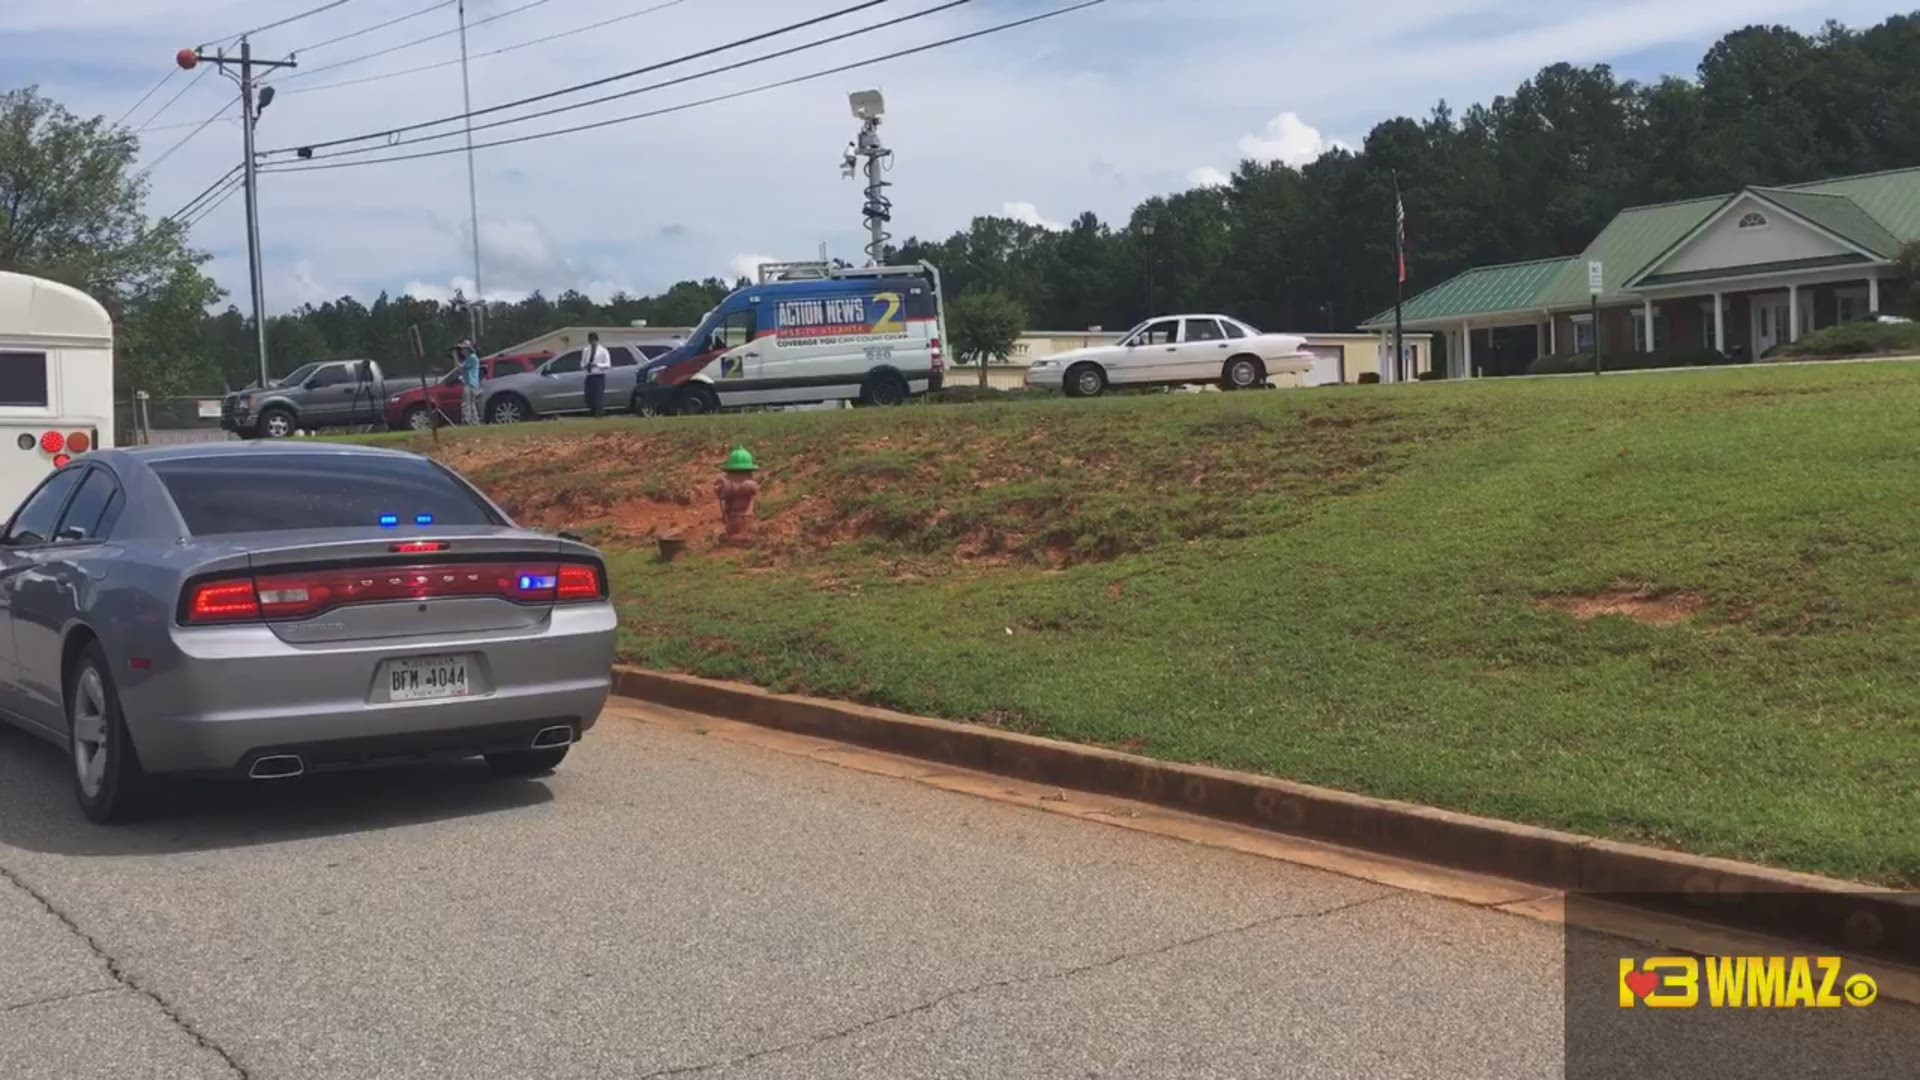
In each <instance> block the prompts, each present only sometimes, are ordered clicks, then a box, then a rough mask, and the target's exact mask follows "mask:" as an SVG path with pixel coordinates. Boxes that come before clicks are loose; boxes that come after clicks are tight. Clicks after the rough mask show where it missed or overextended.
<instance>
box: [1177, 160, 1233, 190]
mask: <svg viewBox="0 0 1920 1080" xmlns="http://www.w3.org/2000/svg"><path fill="white" fill-rule="evenodd" d="M1231 183H1233V177H1231V176H1228V175H1227V174H1226V173H1223V172H1221V171H1220V170H1219V169H1216V168H1214V167H1213V166H1211V165H1202V166H1200V167H1199V168H1197V169H1194V170H1192V171H1190V172H1188V173H1187V186H1188V187H1197V188H1206V187H1226V186H1227V185H1228V184H1231Z"/></svg>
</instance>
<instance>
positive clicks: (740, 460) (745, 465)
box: [721, 446, 760, 472]
mask: <svg viewBox="0 0 1920 1080" xmlns="http://www.w3.org/2000/svg"><path fill="white" fill-rule="evenodd" d="M721 468H722V469H724V470H726V471H727V472H754V471H756V470H758V469H759V468H760V466H758V465H755V464H754V463H753V455H752V454H751V453H748V451H747V448H746V447H744V446H736V447H734V448H733V453H731V454H728V455H727V463H726V464H725V465H722V466H721Z"/></svg>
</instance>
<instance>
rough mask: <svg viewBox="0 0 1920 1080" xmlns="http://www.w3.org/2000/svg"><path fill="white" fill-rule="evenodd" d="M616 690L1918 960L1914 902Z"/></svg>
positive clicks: (839, 711)
mask: <svg viewBox="0 0 1920 1080" xmlns="http://www.w3.org/2000/svg"><path fill="white" fill-rule="evenodd" d="M613 692H614V693H615V694H618V695H620V696H622V697H630V698H637V699H639V700H642V701H647V702H652V703H654V704H656V705H663V706H666V707H668V708H674V709H682V710H685V711H687V712H695V713H704V714H706V715H709V716H718V717H724V718H726V719H729V720H737V721H741V722H744V723H749V724H755V725H758V726H760V727H767V728H774V729H777V730H780V731H787V732H792V733H794V734H798V735H807V736H811V737H814V738H820V739H828V740H832V741H834V742H841V743H850V744H853V745H856V746H863V747H867V748H869V749H872V750H879V751H884V752H886V753H892V754H900V755H904V756H907V757H912V758H919V759H921V760H924V761H931V762H937V763H940V764H945V765H953V766H958V767H960V768H965V769H973V770H977V771H980V772H987V773H995V774H999V775H1002V776H1009V777H1013V778H1016V779H1020V780H1025V781H1028V782H1032V783H1040V784H1048V785H1052V786H1055V787H1060V788H1068V789H1073V790H1077V791H1084V792H1091V793H1096V794H1101V795H1110V796H1115V797H1119V798H1125V799H1136V800H1139V801H1141V802H1147V803H1152V804H1155V805H1158V806H1163V807H1166V808H1168V809H1172V810H1178V811H1182V812H1185V813H1190V814H1197V815H1200V816H1203V817H1210V818H1214V819H1217V820H1221V821H1227V822H1232V823H1235V824H1239V825H1248V826H1252V827H1254V828H1259V829H1265V830H1268V831H1272V832H1277V833H1282V834H1286V835H1291V836H1298V837H1305V838H1307V839H1311V840H1318V841H1322V842H1325V843H1330V844H1336V845H1340V846H1342V847H1348V848H1358V849H1360V850H1363V851H1368V852H1373V853H1375V854H1379V855H1387V856H1391V857H1394V858H1401V859H1410V860H1413V861H1416V862H1422V863H1427V864H1430V865H1438V866H1444V867H1447V868H1449V869H1454V870H1464V871H1468V872H1471V873H1476V874H1484V875H1489V876H1493V877H1500V878H1506V879H1509V880H1513V881H1520V882H1526V883H1528V884H1531V885H1539V886H1545V887H1547V888H1552V889H1559V890H1565V891H1568V892H1582V893H1607V894H1617V895H1613V896H1610V897H1609V899H1612V900H1614V901H1615V902H1618V903H1623V904H1627V905H1630V906H1636V907H1643V908H1646V909H1648V910H1657V911H1661V912H1664V913H1666V914H1673V915H1679V916H1682V917H1685V918H1688V919H1693V920H1698V921H1703V922H1708V923H1713V924H1715V925H1720V926H1727V927H1731V928H1734V929H1739V930H1745V931H1752V932H1758V933H1763V934H1768V935H1771V936H1776V937H1785V938H1789V939H1792V940H1795V941H1801V942H1805V943H1808V944H1814V945H1819V946H1822V947H1830V948H1835V949H1840V950H1843V951H1847V952H1852V953H1856V954H1860V955H1866V956H1873V957H1878V958H1881V959H1886V960H1891V961H1893V962H1895V963H1904V964H1912V963H1915V962H1916V961H1920V895H1900V894H1891V893H1888V892H1886V891H1885V890H1879V889H1875V888H1873V887H1872V886H1868V885H1862V884H1859V883H1856V882H1850V881H1841V880H1838V879H1834V878H1826V877H1819V876H1817V875H1813V874H1802V873H1797V872H1794V871H1790V870H1775V869H1772V868H1769V867H1764V866H1757V865H1753V864H1749V863H1741V862H1734V861H1732V860H1727V859H1709V858H1701V857H1698V856H1693V855H1684V854H1680V853H1678V852H1671V851H1662V850H1659V849H1657V848H1649V847H1642V846H1638V845H1634V844H1623V843H1617V842H1614V841H1610V840H1598V839H1594V838H1592V837H1586V836H1578V835H1575V834H1573V833H1565V832H1557V831H1554V830H1551V829H1539V828H1534V827H1532V826H1527V825H1516V824H1513V823H1511V822H1506V821H1498V820H1495V819H1492V818H1483V817H1475V816H1472V815H1470V814H1459V813H1454V812H1452V811H1448V810H1437V809H1434V808H1432V807H1426V806H1418V805H1415V804H1412V803H1403V802H1394V801H1392V800H1388V799H1374V798H1368V797H1366V796H1363V795H1353V794H1349V793H1347V792H1343V791H1335V790H1332V789H1329V788H1320V787H1313V786H1310V785H1307V784H1297V783H1293V782H1291V781H1286V780H1276V779H1272V778H1270V777H1264V776H1258V775H1254V774H1251V773H1240V772H1231V771H1228V770H1225V769H1215V768H1209V767H1206V766H1200V765H1178V764H1173V763H1169V762H1164V761H1156V760H1154V759H1152V758H1145V757H1140V756H1137V755H1134V754H1124V753H1120V752H1118V751H1114V750H1107V749H1103V748H1101V747H1095V746H1081V745H1077V744H1074V743H1066V742H1059V741H1056V740H1053V739H1042V738H1037V737H1034V736H1031V735H1020V734H1015V733H1012V732H1005V731H996V730H993V729H991V728H985V727H979V726H975V725H971V724H959V723H953V722H951V721H946V720H934V719H929V718H927V717H920V716H911V715H908V714H905V713H897V712H891V711H889V710H886V709H876V708H871V707H868V706H864V705H854V704H850V703H846V702H837V701H825V700H821V699H817V698H806V697H795V696H789V695H782V694H773V693H769V692H767V691H765V690H761V689H759V688H757V687H752V686H745V685H741V684H738V683H726V682H716V681H713V680H709V679H699V678H694V677H692V676H686V675H669V674H664V673H660V672H653V671H643V670H639V669H636V668H626V667H621V668H615V669H614V673H613ZM1755 897H1760V898H1763V899H1762V900H1761V901H1759V902H1756V900H1755ZM1736 898H1737V902H1736Z"/></svg>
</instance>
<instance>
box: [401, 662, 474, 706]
mask: <svg viewBox="0 0 1920 1080" xmlns="http://www.w3.org/2000/svg"><path fill="white" fill-rule="evenodd" d="M472 659H473V658H472V657H470V656H415V657H408V658H407V659H404V660H389V661H387V664H386V671H385V672H384V675H385V678H386V681H387V691H388V695H389V696H388V700H390V701H433V700H436V699H438V698H456V697H466V696H467V695H468V694H470V693H472V692H473V684H472V682H471V681H470V680H469V678H468V675H467V672H468V669H469V667H470V663H469V662H470V661H471V660H472Z"/></svg>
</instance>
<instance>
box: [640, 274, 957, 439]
mask: <svg viewBox="0 0 1920 1080" xmlns="http://www.w3.org/2000/svg"><path fill="white" fill-rule="evenodd" d="M945 320H946V307H945V304H944V303H943V301H942V299H941V292H940V272H939V271H938V270H937V269H935V268H934V267H933V266H932V265H930V264H928V263H919V264H917V265H914V266H870V267H866V268H864V269H852V268H843V267H833V266H830V265H828V264H825V263H770V264H767V265H765V266H762V267H761V268H760V283H759V284H757V285H752V286H749V287H747V288H744V289H739V290H737V291H735V292H734V293H733V294H732V295H730V296H728V297H727V298H726V299H725V300H723V301H721V303H720V306H719V307H716V308H714V309H713V310H712V311H711V312H708V313H707V316H706V318H704V319H702V320H701V321H700V326H699V327H698V328H697V329H696V330H694V332H693V333H691V334H689V335H687V339H686V341H685V342H683V343H682V344H681V345H679V346H677V347H676V348H675V349H674V350H673V351H672V352H670V353H668V354H667V355H665V356H662V357H660V358H659V359H657V360H655V361H653V362H652V363H650V364H648V365H647V366H646V368H645V369H644V370H643V371H641V373H640V377H639V380H638V381H637V383H636V384H635V386H634V392H633V403H632V405H633V411H634V412H637V413H640V414H642V415H665V414H670V415H678V416H697V415H701V414H703V413H711V412H717V411H719V410H721V409H731V408H739V407H743V406H771V405H805V404H814V403H820V402H842V401H852V402H855V403H858V404H867V405H903V404H905V403H906V402H907V401H909V400H910V399H911V398H912V397H913V396H914V395H917V394H924V393H926V392H928V391H929V390H938V389H940V386H941V383H942V381H943V380H944V378H945V376H946V356H945V353H944V352H943V349H942V345H941V343H942V342H943V341H944V340H945V339H946V327H945Z"/></svg>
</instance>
